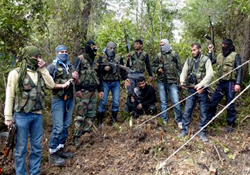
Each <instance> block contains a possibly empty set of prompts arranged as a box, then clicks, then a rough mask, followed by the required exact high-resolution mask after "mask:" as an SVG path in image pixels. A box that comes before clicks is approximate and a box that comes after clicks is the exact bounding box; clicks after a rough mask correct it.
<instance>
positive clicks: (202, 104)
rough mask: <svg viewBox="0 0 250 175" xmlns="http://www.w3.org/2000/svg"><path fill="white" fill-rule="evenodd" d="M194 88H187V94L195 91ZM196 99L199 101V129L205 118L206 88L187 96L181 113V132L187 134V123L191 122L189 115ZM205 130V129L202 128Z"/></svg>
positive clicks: (206, 104)
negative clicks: (200, 92) (182, 113)
mask: <svg viewBox="0 0 250 175" xmlns="http://www.w3.org/2000/svg"><path fill="white" fill-rule="evenodd" d="M195 92H196V90H195V89H188V96H190V95H191V94H193V93H195ZM196 101H198V102H199V108H200V113H201V118H200V122H199V129H201V128H202V127H203V126H204V125H205V124H206V120H207V107H208V92H207V90H206V89H204V90H203V92H202V94H198V93H197V94H195V95H193V96H192V97H190V98H188V99H187V100H186V103H185V112H184V115H183V122H182V123H183V129H182V132H185V133H186V134H187V131H188V128H189V124H190V123H191V116H192V113H193V110H194V108H195V104H196ZM203 132H205V129H204V130H203Z"/></svg>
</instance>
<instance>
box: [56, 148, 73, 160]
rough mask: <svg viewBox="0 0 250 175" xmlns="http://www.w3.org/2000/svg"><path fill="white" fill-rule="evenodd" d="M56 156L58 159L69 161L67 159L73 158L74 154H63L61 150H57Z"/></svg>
mask: <svg viewBox="0 0 250 175" xmlns="http://www.w3.org/2000/svg"><path fill="white" fill-rule="evenodd" d="M57 154H58V156H59V157H61V158H63V159H69V158H73V157H74V153H72V152H65V151H63V148H61V149H59V150H58V151H57Z"/></svg>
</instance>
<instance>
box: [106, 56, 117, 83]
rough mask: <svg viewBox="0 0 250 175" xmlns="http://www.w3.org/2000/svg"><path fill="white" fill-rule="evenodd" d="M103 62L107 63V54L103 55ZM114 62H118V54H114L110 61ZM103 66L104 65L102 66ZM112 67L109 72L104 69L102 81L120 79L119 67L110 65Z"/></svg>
mask: <svg viewBox="0 0 250 175" xmlns="http://www.w3.org/2000/svg"><path fill="white" fill-rule="evenodd" d="M102 61H103V63H104V64H105V63H108V58H107V56H106V55H105V56H103V60H102ZM111 62H112V63H114V64H119V56H115V58H114V59H113V60H112V61H111ZM104 67H105V66H104ZM110 67H112V69H111V70H110V71H109V72H106V71H104V74H103V77H102V78H103V80H104V81H118V80H120V69H119V68H118V67H117V66H116V67H115V66H110Z"/></svg>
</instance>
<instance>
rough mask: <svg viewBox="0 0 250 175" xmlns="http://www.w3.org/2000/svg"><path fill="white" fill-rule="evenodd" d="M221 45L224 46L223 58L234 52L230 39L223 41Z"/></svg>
mask: <svg viewBox="0 0 250 175" xmlns="http://www.w3.org/2000/svg"><path fill="white" fill-rule="evenodd" d="M222 44H224V46H222V54H223V56H224V57H227V56H228V55H229V54H230V53H232V52H234V51H235V47H234V45H233V41H232V40H231V39H224V40H223V41H222Z"/></svg>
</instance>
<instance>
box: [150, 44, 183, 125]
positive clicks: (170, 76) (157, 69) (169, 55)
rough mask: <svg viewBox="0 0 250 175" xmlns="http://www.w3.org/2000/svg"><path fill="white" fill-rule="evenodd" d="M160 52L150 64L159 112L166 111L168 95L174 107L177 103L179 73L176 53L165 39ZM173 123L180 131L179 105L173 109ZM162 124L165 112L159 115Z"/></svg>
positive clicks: (178, 61)
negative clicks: (158, 101) (153, 74)
mask: <svg viewBox="0 0 250 175" xmlns="http://www.w3.org/2000/svg"><path fill="white" fill-rule="evenodd" d="M160 47H161V52H160V53H158V54H157V55H156V56H155V58H154V60H153V64H152V69H153V72H154V73H155V74H157V84H158V90H159V94H160V100H161V111H165V110H166V109H167V103H168V101H167V100H168V97H167V94H168V93H169V96H170V99H171V101H172V103H173V105H175V104H176V103H179V94H178V86H177V81H178V79H179V76H180V72H181V64H180V59H179V56H178V55H177V53H176V52H175V51H174V50H172V48H171V47H170V45H169V41H168V40H167V39H162V40H161V41H160ZM174 114H175V121H176V122H177V124H178V127H179V128H180V129H182V112H181V104H178V105H177V106H175V107H174ZM161 117H162V118H163V120H164V123H167V121H168V117H167V112H164V113H163V114H161Z"/></svg>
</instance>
